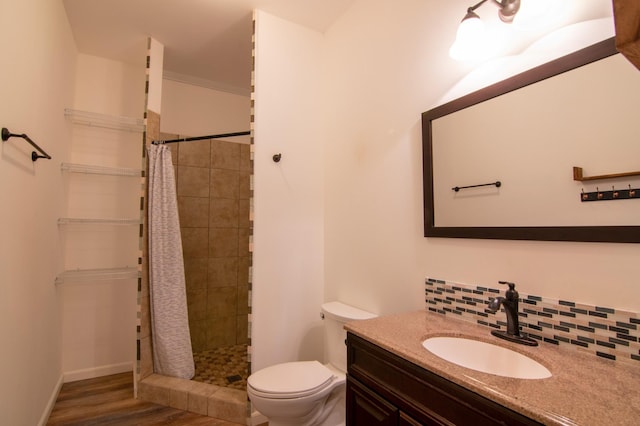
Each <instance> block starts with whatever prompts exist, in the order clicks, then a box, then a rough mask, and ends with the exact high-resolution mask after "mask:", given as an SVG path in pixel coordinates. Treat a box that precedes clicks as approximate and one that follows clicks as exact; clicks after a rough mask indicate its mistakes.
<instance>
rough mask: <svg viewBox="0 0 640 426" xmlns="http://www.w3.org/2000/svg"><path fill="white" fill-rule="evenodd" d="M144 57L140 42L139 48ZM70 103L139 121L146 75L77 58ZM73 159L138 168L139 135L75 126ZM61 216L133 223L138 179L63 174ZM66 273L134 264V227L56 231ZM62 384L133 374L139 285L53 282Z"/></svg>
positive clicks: (98, 60) (132, 281)
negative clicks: (64, 197)
mask: <svg viewBox="0 0 640 426" xmlns="http://www.w3.org/2000/svg"><path fill="white" fill-rule="evenodd" d="M140 55H141V57H144V55H145V50H144V45H141V46H140ZM75 83H76V89H75V99H74V102H73V104H70V105H68V106H69V107H71V108H73V109H76V110H80V111H86V112H90V113H99V114H105V115H108V116H125V117H132V118H138V119H141V118H142V117H143V116H144V101H145V95H144V87H145V70H144V67H143V66H142V65H138V66H136V65H128V64H124V63H121V62H117V61H113V60H109V59H104V58H99V57H96V56H91V55H85V54H80V55H78V61H77V69H76V82H75ZM70 127H71V137H70V139H71V152H70V161H71V162H73V163H79V164H90V165H96V166H110V167H128V168H137V169H139V168H140V167H141V164H142V157H141V144H142V133H141V132H137V133H136V132H128V131H121V130H114V129H104V128H101V127H97V126H85V125H82V124H72V125H70ZM65 188H66V191H67V194H68V197H67V198H68V202H67V208H66V211H65V213H64V214H63V216H64V217H72V218H75V217H79V218H137V217H139V215H140V211H139V197H140V179H139V178H136V177H117V176H100V175H83V174H75V173H74V174H68V175H67V174H65ZM60 238H61V241H62V242H63V253H64V267H65V269H67V270H69V269H97V268H114V267H124V266H129V267H135V266H137V258H138V247H139V244H138V240H139V238H138V228H137V227H136V226H119V225H68V226H63V227H61V228H60ZM58 294H59V298H60V315H61V319H62V320H61V329H62V340H63V345H62V368H63V372H64V380H65V381H74V380H80V379H86V378H90V377H97V376H101V375H106V374H114V373H117V372H121V371H128V370H131V369H132V367H133V364H134V362H135V359H136V295H137V280H136V279H135V278H129V279H125V280H105V279H101V280H93V279H87V280H82V281H71V280H68V281H65V282H63V283H61V284H59V285H58Z"/></svg>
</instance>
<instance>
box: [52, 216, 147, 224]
mask: <svg viewBox="0 0 640 426" xmlns="http://www.w3.org/2000/svg"><path fill="white" fill-rule="evenodd" d="M79 224H95V225H140V218H120V219H118V218H107V219H106V218H81V217H61V218H60V219H58V225H79Z"/></svg>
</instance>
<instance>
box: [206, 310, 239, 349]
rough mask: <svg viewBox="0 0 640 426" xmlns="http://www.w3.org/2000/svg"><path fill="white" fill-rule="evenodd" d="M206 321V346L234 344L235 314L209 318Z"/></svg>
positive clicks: (214, 346) (216, 346)
mask: <svg viewBox="0 0 640 426" xmlns="http://www.w3.org/2000/svg"><path fill="white" fill-rule="evenodd" d="M207 321H208V323H207V347H208V348H218V347H221V346H230V345H235V344H236V315H233V316H228V317H217V318H211V319H209V320H207Z"/></svg>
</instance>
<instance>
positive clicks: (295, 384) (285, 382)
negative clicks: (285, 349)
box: [247, 361, 335, 399]
mask: <svg viewBox="0 0 640 426" xmlns="http://www.w3.org/2000/svg"><path fill="white" fill-rule="evenodd" d="M334 378H335V376H334V375H333V373H332V372H331V370H329V369H328V368H327V367H325V366H324V365H322V364H320V363H319V362H318V361H298V362H287V363H283V364H276V365H273V366H271V367H267V368H264V369H262V370H260V371H257V372H256V373H253V374H252V375H250V376H249V378H248V379H247V385H248V386H249V387H250V388H251V393H252V394H254V395H256V396H260V397H263V398H272V399H290V398H302V397H305V396H308V395H312V394H315V393H317V392H319V391H321V390H323V389H324V388H326V387H328V386H329V385H330V384H331V383H332V382H333V379H334Z"/></svg>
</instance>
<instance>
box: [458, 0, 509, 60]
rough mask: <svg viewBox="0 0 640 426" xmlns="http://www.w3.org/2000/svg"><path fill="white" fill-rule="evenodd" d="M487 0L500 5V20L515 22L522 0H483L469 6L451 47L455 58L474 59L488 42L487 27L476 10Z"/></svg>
mask: <svg viewBox="0 0 640 426" xmlns="http://www.w3.org/2000/svg"><path fill="white" fill-rule="evenodd" d="M487 1H491V2H492V3H495V4H496V5H497V6H498V16H499V17H500V20H501V21H502V22H505V23H508V24H509V23H511V22H513V19H514V18H515V16H516V13H518V10H520V0H500V1H499V0H482V1H480V2H479V3H477V4H475V5H473V6H471V7H469V8H468V9H467V14H466V15H465V16H464V18H462V22H460V26H459V27H458V32H457V33H456V41H455V42H454V43H453V45H452V46H451V48H450V49H449V56H451V57H452V58H453V59H456V60H467V59H473V58H474V57H477V56H479V54H480V53H481V52H482V46H483V45H484V44H485V42H486V34H485V28H484V23H483V22H482V21H481V20H480V16H478V14H477V13H476V12H475V11H476V9H478V8H479V7H480V6H482V5H483V4H485V3H486V2H487Z"/></svg>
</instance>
